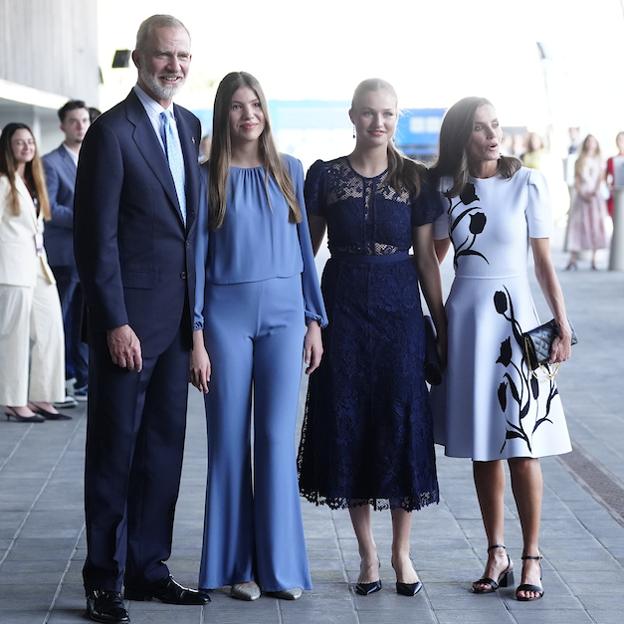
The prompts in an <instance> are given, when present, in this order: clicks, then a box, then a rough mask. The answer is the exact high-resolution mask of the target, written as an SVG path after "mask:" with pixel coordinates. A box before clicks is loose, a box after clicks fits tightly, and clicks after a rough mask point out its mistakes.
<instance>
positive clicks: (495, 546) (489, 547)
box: [487, 544, 507, 552]
mask: <svg viewBox="0 0 624 624" xmlns="http://www.w3.org/2000/svg"><path fill="white" fill-rule="evenodd" d="M495 548H503V549H505V550H507V546H504V545H503V544H492V545H491V546H488V549H487V551H488V552H490V550H494V549H495Z"/></svg>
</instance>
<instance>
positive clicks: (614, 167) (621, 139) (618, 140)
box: [606, 132, 624, 218]
mask: <svg viewBox="0 0 624 624" xmlns="http://www.w3.org/2000/svg"><path fill="white" fill-rule="evenodd" d="M615 145H616V146H617V149H618V153H617V154H616V155H615V156H610V157H609V158H607V176H606V180H607V186H608V188H609V199H608V200H607V211H608V213H609V216H610V217H611V218H613V213H614V211H615V204H614V194H613V191H614V187H615V185H616V182H617V183H618V185H619V186H624V179H620V175H616V171H617V172H618V174H619V172H620V171H623V170H624V132H618V133H617V135H616V137H615Z"/></svg>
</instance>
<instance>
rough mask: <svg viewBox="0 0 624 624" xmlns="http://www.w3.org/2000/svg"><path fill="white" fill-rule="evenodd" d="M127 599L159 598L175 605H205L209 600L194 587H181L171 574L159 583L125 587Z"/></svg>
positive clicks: (208, 597)
mask: <svg viewBox="0 0 624 624" xmlns="http://www.w3.org/2000/svg"><path fill="white" fill-rule="evenodd" d="M124 595H125V597H126V599H127V600H153V599H154V598H155V599H156V600H160V602H165V603H167V604H176V605H205V604H207V603H208V602H210V596H208V594H206V593H203V592H199V591H197V590H196V589H190V588H188V587H183V586H182V585H180V583H178V582H177V581H176V580H175V579H174V578H173V576H168V577H167V578H166V579H164V580H163V581H162V582H161V583H157V584H155V585H150V586H149V587H126V591H125V592H124Z"/></svg>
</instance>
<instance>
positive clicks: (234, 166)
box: [230, 165, 264, 171]
mask: <svg viewBox="0 0 624 624" xmlns="http://www.w3.org/2000/svg"><path fill="white" fill-rule="evenodd" d="M230 169H238V170H239V171H254V170H256V169H264V165H256V166H255V167H240V166H238V165H230Z"/></svg>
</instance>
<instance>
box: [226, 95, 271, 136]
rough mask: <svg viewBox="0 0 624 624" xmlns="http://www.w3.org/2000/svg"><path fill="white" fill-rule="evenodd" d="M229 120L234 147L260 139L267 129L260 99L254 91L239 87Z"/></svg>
mask: <svg viewBox="0 0 624 624" xmlns="http://www.w3.org/2000/svg"><path fill="white" fill-rule="evenodd" d="M229 120H230V139H231V141H232V146H237V145H242V144H243V143H248V142H253V141H257V140H258V139H259V138H260V136H261V135H262V133H263V132H264V128H265V117H264V111H263V110H262V104H261V102H260V99H259V98H258V95H257V94H256V92H255V91H254V90H253V89H251V88H250V87H239V88H238V89H236V91H234V94H233V95H232V100H231V103H230V116H229Z"/></svg>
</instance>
